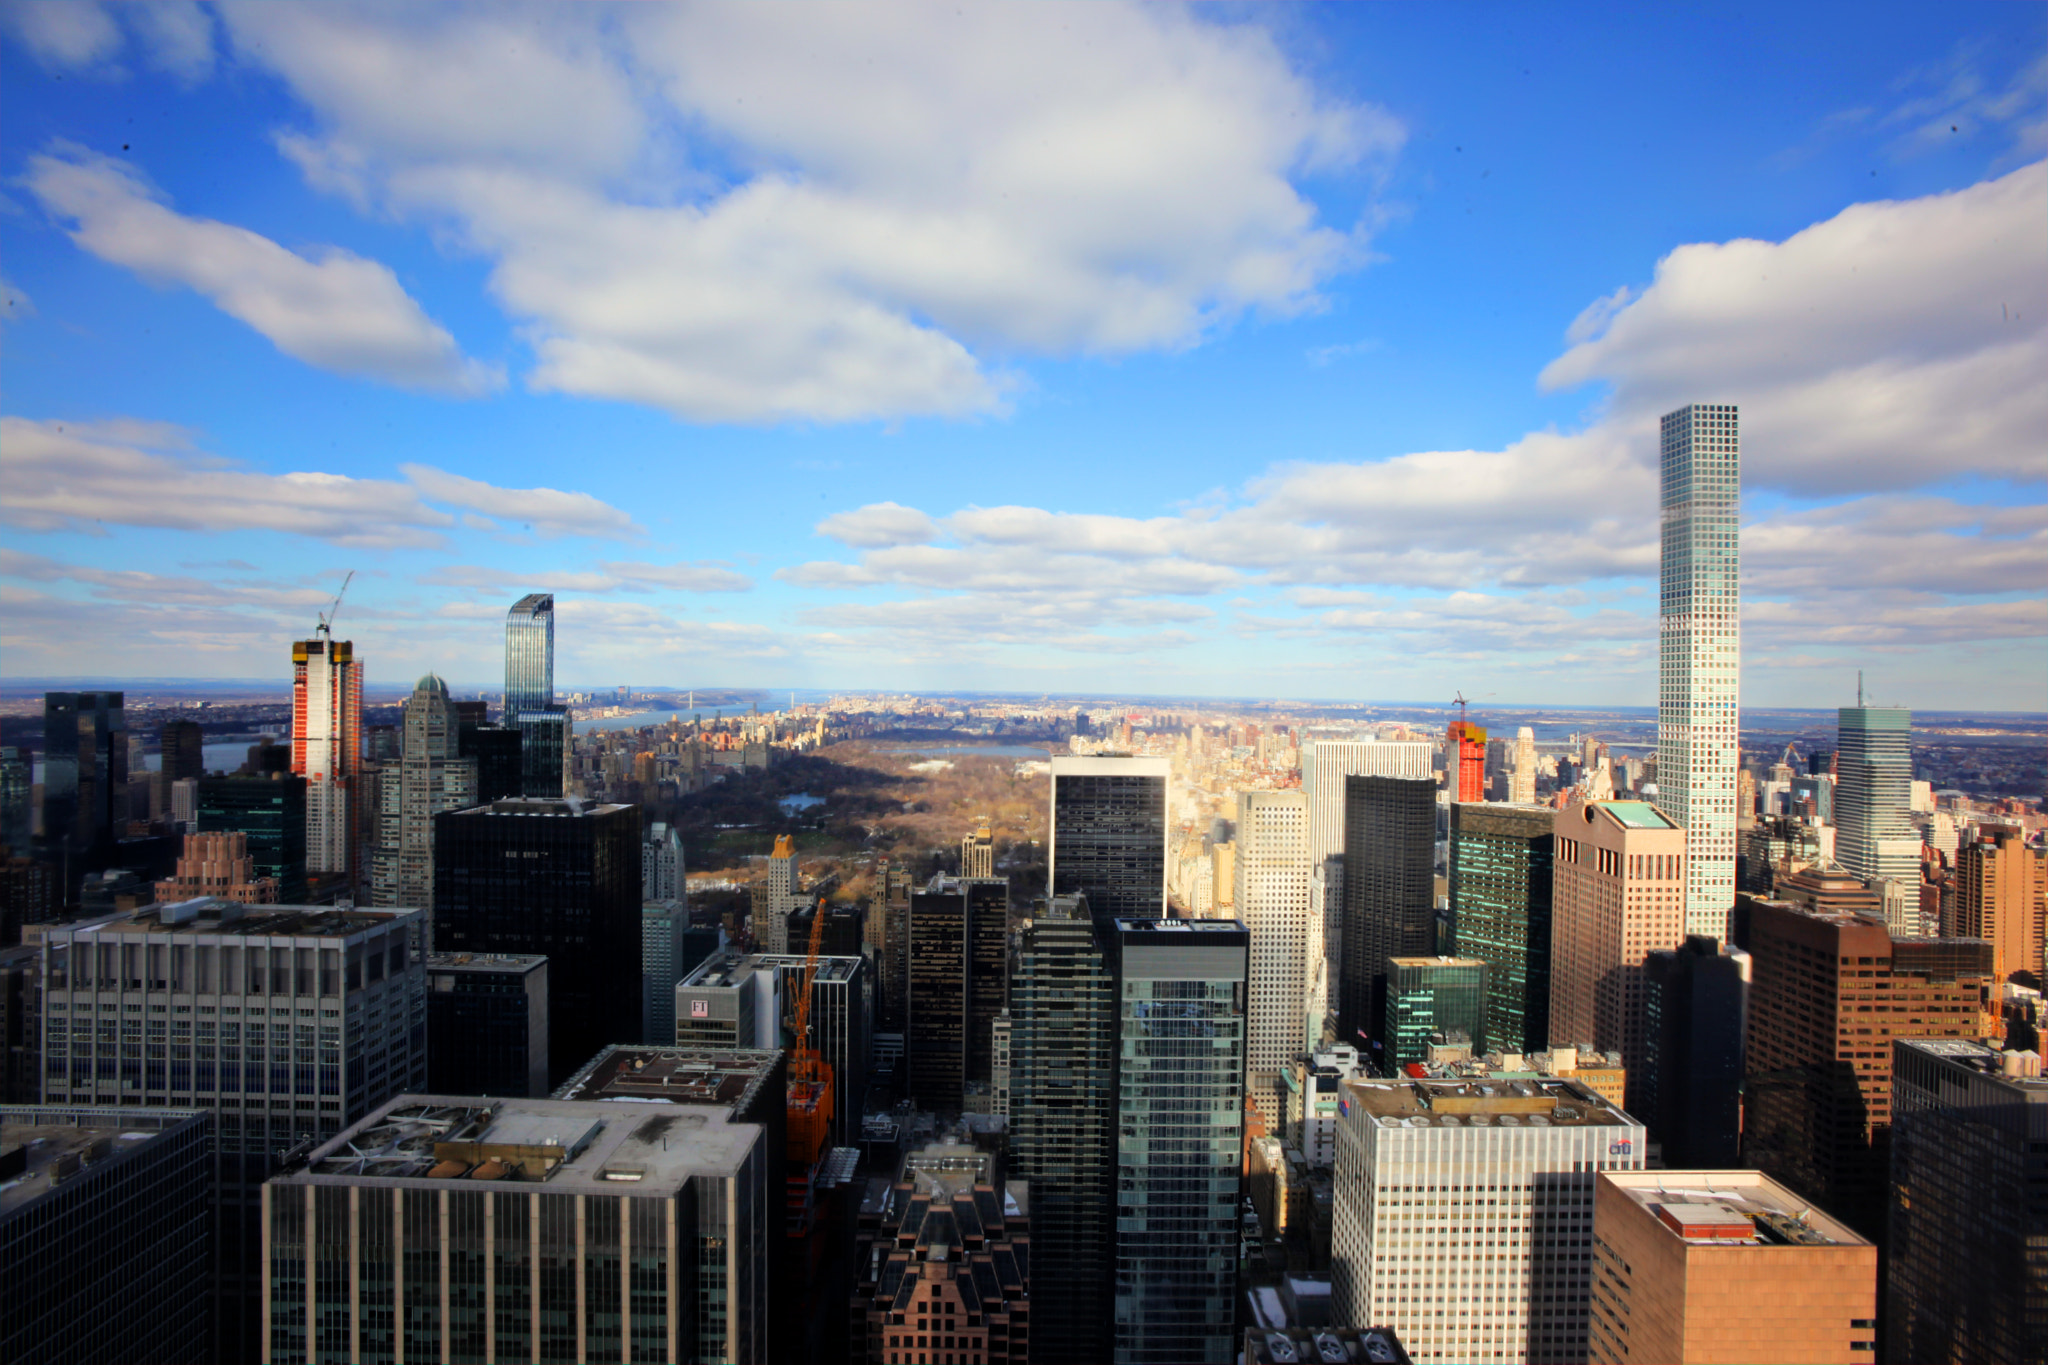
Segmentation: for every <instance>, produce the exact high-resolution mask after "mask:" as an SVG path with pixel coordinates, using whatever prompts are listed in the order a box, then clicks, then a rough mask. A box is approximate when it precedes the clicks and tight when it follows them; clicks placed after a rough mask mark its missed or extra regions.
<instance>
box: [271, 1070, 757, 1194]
mask: <svg viewBox="0 0 2048 1365" xmlns="http://www.w3.org/2000/svg"><path fill="white" fill-rule="evenodd" d="M762 1137H763V1134H762V1129H761V1126H760V1125H759V1124H753V1123H735V1122H733V1121H731V1120H730V1119H729V1118H728V1117H727V1115H726V1111H725V1110H724V1109H723V1108H720V1107H717V1106H712V1105H682V1106H675V1107H669V1106H663V1107H662V1108H660V1109H648V1108H644V1107H642V1106H639V1105H621V1104H617V1103H614V1102H610V1101H592V1100H530V1099H505V1100H493V1101H490V1102H488V1103H484V1102H479V1101H478V1100H476V1099H474V1098H470V1097H465V1096H448V1095H401V1096H400V1097H398V1098H397V1099H395V1100H392V1101H390V1102H389V1103H386V1104H384V1105H382V1106H380V1107H379V1108H378V1109H377V1111H376V1112H375V1113H373V1114H371V1115H370V1116H369V1117H368V1118H366V1119H364V1120H363V1121H362V1122H360V1123H358V1124H356V1125H355V1126H354V1127H352V1128H350V1129H348V1130H347V1131H346V1132H344V1133H342V1134H341V1136H339V1137H337V1138H334V1139H333V1140H331V1141H329V1142H327V1143H324V1144H322V1145H321V1146H319V1147H317V1148H315V1149H314V1150H313V1152H312V1153H311V1155H309V1156H308V1157H306V1159H305V1161H304V1163H303V1164H301V1165H300V1166H298V1167H296V1168H294V1169H291V1170H288V1171H285V1172H283V1173H281V1174H279V1175H277V1176H275V1177H273V1181H274V1182H275V1183H285V1184H299V1185H304V1184H313V1185H345V1184H351V1183H354V1182H357V1181H369V1182H372V1183H375V1184H380V1185H382V1184H392V1183H396V1182H403V1183H405V1184H407V1185H414V1184H417V1185H420V1186H423V1187H426V1188H434V1189H448V1188H461V1187H463V1186H464V1185H474V1184H478V1183H480V1182H490V1183H492V1184H494V1185H506V1184H521V1185H527V1184H531V1185H538V1186H545V1187H546V1188H547V1190H548V1191H549V1192H551V1193H563V1194H601V1195H607V1196H617V1195H621V1194H631V1193H635V1192H644V1193H647V1194H654V1193H657V1192H662V1193H674V1192H675V1191H676V1190H679V1189H680V1188H682V1186H683V1185H684V1183H685V1182H687V1181H688V1179H689V1178H690V1177H691V1176H693V1175H713V1176H726V1175H731V1174H733V1173H734V1172H735V1171H737V1170H738V1169H739V1167H740V1165H741V1163H743V1162H744V1161H745V1160H746V1158H747V1154H748V1153H749V1152H750V1151H752V1150H753V1148H754V1145H755V1144H756V1143H758V1142H760V1141H761V1140H762Z"/></svg>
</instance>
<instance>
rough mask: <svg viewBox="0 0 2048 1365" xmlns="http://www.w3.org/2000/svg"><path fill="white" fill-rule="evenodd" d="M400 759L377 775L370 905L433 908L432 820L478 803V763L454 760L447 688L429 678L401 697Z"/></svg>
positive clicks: (453, 726) (456, 743) (456, 739)
mask: <svg viewBox="0 0 2048 1365" xmlns="http://www.w3.org/2000/svg"><path fill="white" fill-rule="evenodd" d="M401 728H402V729H403V731H404V738H403V747H402V748H401V749H400V751H399V759H398V762H396V763H393V764H389V765H387V766H386V767H385V769H384V770H383V772H382V773H380V774H379V775H378V778H379V781H380V782H381V783H382V786H383V790H382V793H381V797H380V799H379V801H378V807H377V851H376V854H375V855H374V857H373V858H372V860H371V889H372V896H373V898H374V899H373V900H372V902H371V903H372V904H374V905H410V906H416V907H418V908H420V909H424V910H431V909H432V908H433V906H434V817H435V816H436V815H439V814H440V813H441V812H442V811H444V810H461V809H463V808H464V807H466V806H472V805H475V804H476V760H475V759H473V758H461V757H458V753H459V750H460V744H461V740H460V736H459V734H458V733H457V728H456V721H455V709H454V706H453V704H452V703H450V701H449V700H448V684H447V683H444V682H442V681H441V680H440V679H439V678H438V677H436V676H434V675H433V674H432V673H429V674H427V675H426V676H425V677H423V678H421V679H420V680H419V682H417V683H416V684H414V685H413V690H412V695H411V696H410V697H408V698H406V700H405V711H404V723H403V725H402V727H401Z"/></svg>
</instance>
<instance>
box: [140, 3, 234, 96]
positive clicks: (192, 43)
mask: <svg viewBox="0 0 2048 1365" xmlns="http://www.w3.org/2000/svg"><path fill="white" fill-rule="evenodd" d="M126 14H127V18H128V21H129V22H130V23H131V24H133V25H134V26H135V28H136V30H137V31H138V33H139V34H140V36H141V38H142V40H143V46H144V47H145V48H146V49H147V50H148V53H149V62H150V65H151V66H154V67H156V68H158V69H159V70H163V71H168V72H170V73H171V74H172V75H174V76H177V77H178V78H180V79H181V80H185V81H188V82H196V81H202V80H205V79H206V78H207V77H208V76H210V75H212V74H213V55H214V54H213V16H211V15H209V14H208V13H207V12H206V10H205V9H204V8H203V7H201V6H200V5H198V4H197V3H194V0H149V3H148V4H141V5H129V6H128V7H127V10H126Z"/></svg>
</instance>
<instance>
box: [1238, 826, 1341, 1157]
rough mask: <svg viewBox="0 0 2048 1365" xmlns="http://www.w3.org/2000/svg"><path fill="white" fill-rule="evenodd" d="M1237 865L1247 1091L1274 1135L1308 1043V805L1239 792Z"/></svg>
mask: <svg viewBox="0 0 2048 1365" xmlns="http://www.w3.org/2000/svg"><path fill="white" fill-rule="evenodd" d="M1235 861H1236V864H1237V866H1236V873H1237V892H1236V913H1237V918H1238V919H1239V920H1240V921H1242V922H1243V924H1244V926H1245V928H1246V929H1247V930H1248V931H1249V932H1250V934H1251V981H1250V985H1249V988H1248V990H1247V1003H1246V1006H1245V1008H1246V1018H1247V1025H1248V1032H1247V1042H1246V1045H1245V1068H1246V1071H1245V1084H1246V1085H1247V1087H1249V1089H1250V1092H1251V1097H1252V1100H1253V1102H1254V1103H1255V1104H1257V1105H1258V1107H1259V1114H1260V1116H1261V1117H1263V1118H1264V1119H1265V1121H1266V1129H1267V1131H1268V1132H1277V1131H1279V1128H1280V1092H1281V1088H1282V1086H1283V1085H1284V1081H1283V1079H1282V1077H1283V1075H1284V1073H1285V1071H1286V1069H1287V1067H1288V1066H1289V1065H1290V1064H1292V1063H1293V1061H1294V1059H1295V1058H1296V1057H1298V1056H1300V1055H1301V1053H1302V1050H1303V1049H1304V1048H1305V1047H1306V1046H1307V1045H1308V1042H1309V1039H1308V1037H1307V1028H1308V1001H1307V991H1308V969H1309V939H1310V937H1311V928H1310V924H1309V914H1308V797H1307V796H1305V795H1304V794H1303V793H1301V792H1299V791H1245V792H1239V793H1238V794H1237V856H1236V860H1235ZM1320 928H1321V926H1319V925H1318V926H1316V930H1317V931H1319V930H1320ZM1317 936H1319V933H1318V935H1317ZM1316 1031H1317V1033H1321V1032H1322V1020H1321V1019H1317V1020H1316Z"/></svg>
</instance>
